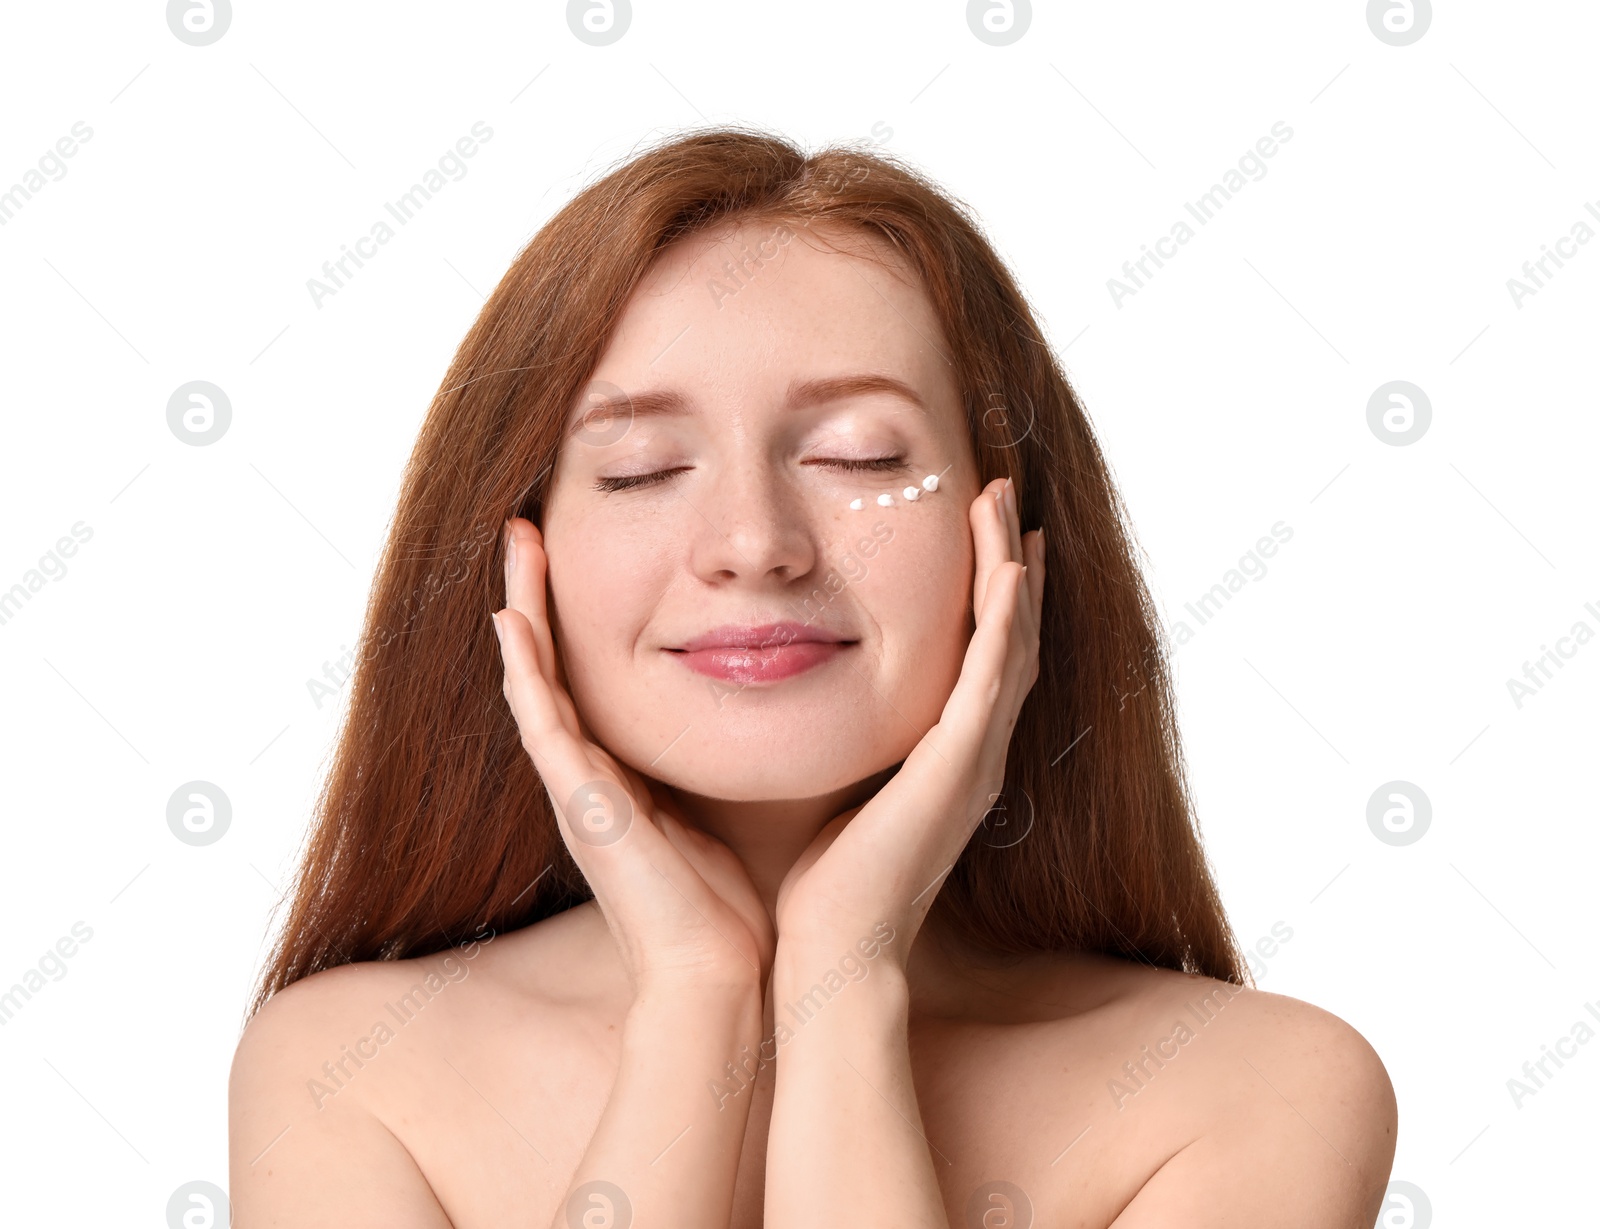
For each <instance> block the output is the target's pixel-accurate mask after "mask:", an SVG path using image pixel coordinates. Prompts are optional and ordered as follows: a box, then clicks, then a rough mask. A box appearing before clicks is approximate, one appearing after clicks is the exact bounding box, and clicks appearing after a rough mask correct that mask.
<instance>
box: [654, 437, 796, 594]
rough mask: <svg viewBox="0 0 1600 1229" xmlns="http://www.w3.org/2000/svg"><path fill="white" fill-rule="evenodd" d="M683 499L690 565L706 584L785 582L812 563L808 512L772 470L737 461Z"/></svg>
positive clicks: (788, 484) (761, 464)
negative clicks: (686, 518)
mask: <svg viewBox="0 0 1600 1229" xmlns="http://www.w3.org/2000/svg"><path fill="white" fill-rule="evenodd" d="M684 498H685V500H686V502H688V503H689V505H690V511H689V521H690V530H689V533H690V552H689V562H690V567H691V568H692V569H693V570H694V573H695V575H696V576H698V577H699V578H700V579H701V580H703V581H705V582H706V583H707V584H714V585H726V584H728V583H729V582H730V581H734V580H739V579H744V580H750V581H765V580H767V579H768V578H769V577H771V578H775V579H777V580H780V581H784V582H788V581H792V580H794V579H796V578H797V577H800V576H804V575H806V574H807V573H808V572H810V571H811V569H812V568H813V567H814V566H815V565H816V560H817V546H816V540H815V537H814V534H813V527H812V524H811V515H812V512H813V510H812V509H810V508H808V507H807V505H806V500H805V497H804V494H803V493H802V492H801V491H799V490H798V489H796V488H795V486H794V484H793V483H792V482H791V481H790V480H788V479H787V478H786V477H785V475H784V474H783V473H782V471H781V470H780V469H778V468H777V467H775V466H773V465H771V464H769V463H766V462H755V461H751V460H746V459H743V458H741V459H740V460H738V461H737V462H730V463H729V464H728V466H727V467H726V468H724V469H723V470H722V472H721V473H719V474H718V475H717V480H716V481H715V482H713V483H710V484H708V485H706V486H701V487H698V488H696V490H695V491H694V492H692V493H690V494H688V495H686V496H684Z"/></svg>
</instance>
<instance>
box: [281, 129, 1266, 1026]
mask: <svg viewBox="0 0 1600 1229" xmlns="http://www.w3.org/2000/svg"><path fill="white" fill-rule="evenodd" d="M744 220H752V221H760V222H774V223H784V224H787V225H788V226H790V227H792V228H794V229H795V230H797V231H798V230H800V229H803V228H815V227H819V226H829V227H835V228H837V227H844V228H856V230H858V231H861V232H866V233H868V234H871V235H874V236H877V237H878V238H880V239H882V240H886V241H887V242H888V243H889V244H890V245H891V246H892V248H893V250H894V251H895V252H897V253H898V254H899V255H900V256H901V257H902V258H904V259H905V260H906V261H907V262H909V264H910V265H911V266H912V267H913V268H914V269H915V270H916V271H917V273H918V274H920V276H921V278H922V282H923V286H924V289H925V290H926V293H927V295H928V297H929V299H930V301H931V302H932V304H933V308H934V311H935V312H936V313H937V316H938V318H939V320H940V322H941V323H942V325H943V334H944V340H945V343H946V345H947V346H948V350H949V353H948V356H947V357H948V359H949V361H950V364H951V369H952V371H953V372H954V375H955V378H956V381H957V385H958V388H959V392H960V396H961V399H962V403H963V405H964V406H965V409H966V417H967V423H968V426H969V428H970V431H971V437H972V444H973V449H974V452H975V454H976V456H977V463H978V477H979V480H980V482H983V483H987V482H989V481H991V480H993V479H995V478H998V477H1001V476H1010V477H1011V479H1012V480H1013V482H1014V483H1015V484H1016V488H1017V494H1018V497H1019V501H1020V504H1019V506H1020V509H1021V515H1022V524H1023V527H1024V529H1032V528H1036V527H1038V526H1041V525H1042V526H1044V528H1045V537H1046V539H1047V540H1048V541H1049V544H1050V579H1049V584H1048V585H1047V587H1046V592H1045V601H1044V615H1043V628H1042V630H1041V647H1040V662H1039V677H1038V680H1037V681H1036V683H1035V684H1034V687H1033V690H1032V691H1031V692H1030V693H1029V695H1028V697H1027V700H1026V701H1025V703H1024V704H1023V707H1022V711H1021V715H1020V717H1019V719H1018V721H1017V724H1016V728H1015V731H1014V733H1013V736H1012V741H1011V747H1010V751H1009V755H1008V758H1007V764H1006V780H1005V789H1004V792H1003V795H1002V797H1001V798H1000V799H999V800H998V802H997V805H996V808H995V810H994V812H993V813H992V814H991V816H990V817H988V818H986V819H985V820H984V821H983V823H981V824H980V825H979V827H978V829H977V830H976V832H975V833H974V835H973V837H972V840H971V841H970V842H969V844H968V846H967V848H966V850H965V852H964V853H963V854H962V856H961V858H960V860H959V861H958V862H957V864H956V867H955V869H954V870H953V871H952V872H951V873H950V875H949V877H948V878H947V879H946V881H945V884H944V886H943V888H942V889H941V890H940V893H939V897H938V903H937V906H936V907H938V908H940V909H941V910H942V911H944V913H945V915H946V917H947V918H949V919H952V920H953V921H954V922H955V923H956V925H957V926H959V927H960V933H961V934H962V935H964V936H965V937H966V938H967V939H968V940H969V941H970V942H972V943H974V944H976V945H977V946H979V947H982V948H985V949H988V950H990V951H994V952H996V953H1023V952H1030V951H1046V950H1071V949H1078V950H1087V951H1095V952H1102V953H1107V954H1111V955H1115V956H1120V957H1123V958H1126V959H1129V960H1137V961H1142V962H1145V963H1148V964H1150V965H1155V966H1159V967H1162V968H1168V969H1177V970H1183V971H1185V972H1191V973H1201V974H1205V975H1208V976H1211V977H1216V978H1220V979H1222V980H1225V981H1229V982H1233V983H1236V984H1245V976H1246V975H1245V971H1244V967H1243V963H1242V961H1241V959H1240V952H1239V949H1238V946H1237V944H1236V942H1235V939H1234V935H1233V932H1232V930H1231V928H1230V927H1229V925H1228V921H1227V918H1226V916H1225V915H1224V912H1223V909H1222V905H1221V900H1220V898H1219V896H1218V893H1217V889H1216V886H1215V883H1214V882H1213V879H1212V876H1211V872H1210V869H1209V867H1208V865H1207V862H1206V859H1205V855H1204V852H1203V850H1202V848H1201V845H1200V841H1199V837H1198V832H1197V827H1196V824H1195V820H1194V816H1193V814H1192V810H1191V805H1190V800H1189V792H1188V787H1187V784H1186V781H1185V776H1184V768H1183V759H1182V754H1181V748H1180V742H1179V736H1178V728H1177V723H1176V720H1175V716H1174V704H1173V694H1172V684H1171V674H1170V663H1169V659H1168V656H1167V652H1168V650H1167V645H1166V642H1165V639H1164V637H1163V634H1162V631H1161V625H1160V621H1159V619H1158V617H1157V614H1156V610H1155V606H1154V604H1153V602H1152V601H1151V599H1150V596H1149V592H1148V590H1147V589H1146V586H1145V583H1144V579H1143V576H1142V573H1141V570H1140V567H1139V564H1138V559H1137V556H1136V551H1135V547H1134V540H1133V535H1132V532H1131V529H1130V528H1129V526H1128V523H1127V517H1126V513H1125V510H1124V508H1123V506H1122V502H1121V499H1120V497H1119V495H1118V493H1117V491H1116V489H1115V488H1114V487H1113V485H1112V482H1111V477H1110V475H1109V473H1108V471H1107V467H1106V464H1105V461H1104V459H1103V457H1102V456H1101V453H1100V448H1099V445H1098V444H1097V442H1096V440H1095V437H1094V433H1093V432H1092V431H1091V429H1090V426H1089V421H1088V418H1087V416H1086V415H1085V413H1084V410H1083V407H1082V405H1080V404H1079V401H1078V398H1077V395H1076V394H1075V393H1074V391H1073V389H1072V386H1071V385H1070V384H1069V383H1068V382H1067V378H1066V375H1065V374H1064V373H1063V371H1062V369H1061V367H1060V365H1059V363H1058V361H1057V358H1056V356H1055V355H1054V354H1053V353H1052V352H1051V349H1050V346H1049V344H1048V343H1047V341H1046V339H1045V337H1044V335H1043V333H1042V331H1041V329H1040V327H1039V325H1038V323H1037V322H1036V321H1035V319H1034V317H1033V314H1032V312H1031V311H1030V309H1029V306H1028V303H1027V301H1026V299H1025V298H1024V296H1023V294H1022V292H1021V291H1020V290H1019V289H1018V287H1017V284H1016V282H1015V281H1014V280H1013V279H1012V276H1011V274H1010V273H1009V272H1008V271H1007V269H1006V268H1005V266H1004V265H1003V264H1002V262H1001V260H1000V259H999V257H998V256H997V255H996V254H995V252H994V250H993V249H992V248H991V247H990V245H989V243H988V241H987V240H986V239H985V238H984V236H983V235H982V233H981V232H980V229H979V227H978V225H977V223H976V222H975V221H974V219H973V218H972V217H971V216H970V215H969V213H968V211H967V210H966V208H965V207H964V206H963V205H961V204H960V203H959V202H957V201H955V200H952V199H951V198H950V197H948V196H946V195H945V194H944V193H942V192H941V191H940V190H939V189H938V188H937V187H935V186H934V185H933V184H932V183H930V182H929V181H928V180H927V179H926V178H924V177H923V176H922V175H920V174H919V173H918V172H917V171H916V170H915V169H913V168H911V167H910V166H908V165H906V164H904V163H903V162H901V161H900V160H898V159H896V158H894V157H891V156H886V155H884V154H883V153H881V152H869V151H867V150H864V149H860V148H856V147H853V146H834V147H830V148H828V149H825V150H822V151H821V152H818V153H815V154H813V155H811V156H809V157H808V156H806V154H805V153H804V152H803V151H802V150H800V149H797V148H796V147H795V146H794V145H792V144H790V143H789V142H787V141H785V140H784V139H782V138H780V137H777V136H774V135H772V134H769V133H764V132H760V131H753V130H750V129H747V128H743V127H720V128H715V129H711V130H702V131H696V132H691V133H689V134H687V135H683V136H680V137H678V138H676V139H673V140H670V141H667V142H665V143H662V144H659V145H657V146H656V147H654V148H651V149H649V150H647V151H646V152H644V153H643V154H642V155H640V156H637V157H635V158H633V159H631V160H630V161H628V162H627V163H626V164H625V165H622V166H621V167H619V168H618V169H615V170H613V171H612V172H610V173H609V174H607V175H606V176H605V177H604V178H602V179H600V180H599V182H597V183H595V184H593V185H592V186H590V187H588V188H586V189H584V190H583V191H582V192H580V193H579V194H578V195H577V197H576V198H574V199H573V200H572V201H571V202H570V203H568V204H567V205H566V206H565V207H564V208H563V209H561V211H560V212H559V213H557V214H556V215H555V217H554V218H552V219H551V220H550V222H549V223H547V224H546V225H545V226H544V227H543V228H542V229H541V230H540V231H539V233H538V234H537V235H535V236H534V238H533V239H532V240H531V241H530V242H529V243H528V245H527V246H526V247H525V248H524V249H523V250H522V252H521V253H520V254H519V255H518V256H517V258H516V261H515V262H514V263H513V264H512V266H511V269H510V271H509V272H508V273H507V274H506V275H505V277H504V278H502V279H501V281H500V284H499V285H498V286H496V287H495V290H494V293H493V294H492V295H491V296H490V297H489V300H488V302H487V303H486V304H485V305H484V308H483V311H482V312H481V313H480V314H479V315H478V318H477V320H476V321H475V322H474V323H473V325H472V328H471V329H470V331H469V332H468V333H467V335H466V338H465V340H464V341H463V342H462V343H461V347H460V349H459V350H457V352H456V355H455V360H454V362H453V363H452V364H451V366H450V370H449V373H448V374H447V375H446V376H445V379H444V382H443V384H442V385H441V387H440V391H439V392H438V393H437V394H436V395H435V397H434V398H433V403H432V406H431V407H430V409H429V412H428V416H427V419H426V421H425V422H424V424H423V427H422V431H421V435H420V437H419V438H418V440H417V444H416V448H415V450H414V451H413V452H412V455H411V459H410V462H409V464H408V466H407V468H406V471H405V475H404V481H403V486H402V489H401V494H400V500H399V507H398V509H397V511H396V514H395V518H394V522H393V526H392V528H391V530H390V533H389V538H388V542H387V545H386V547H385V550H384V553H383V558H382V560H381V562H380V563H379V565H378V572H377V578H376V581H375V583H374V584H373V587H372V593H371V597H370V599H369V602H368V606H367V612H366V618H365V626H364V628H363V632H362V638H361V650H360V652H359V653H358V659H357V664H356V667H355V671H354V676H353V679H352V685H351V692H350V700H349V706H348V709H347V712H346V716H345V719H344V725H343V728H342V730H341V733H340V735H339V740H338V745H337V747H336V749H335V752H334V756H333V761H332V764H331V766H330V769H329V772H328V775H327V777H326V780H325V781H324V784H323V789H322V791H321V794H320V796H319V798H318V801H317V806H316V815H315V822H314V825H313V828H312V831H311V833H310V836H309V840H308V842H307V844H306V847H305V849H304V851H303V853H302V857H301V863H300V867H299V872H298V876H297V878H296V881H295V884H294V887H293V890H292V897H291V899H290V901H289V909H288V915H287V919H286V922H285V925H284V927H283V930H282V931H281V933H280V934H279V936H278V939H277V942H276V944H275V946H274V949H273V951H272V953H271V956H270V958H269V960H268V962H267V965H266V967H265V969H264V970H263V972H262V975H261V979H260V981H259V983H258V985H257V987H256V991H255V994H254V996H253V999H252V1001H251V1003H250V1005H249V1013H250V1014H253V1013H254V1012H255V1011H256V1010H258V1009H259V1008H260V1006H261V1005H262V1004H263V1003H264V1002H265V1001H266V1000H267V999H268V998H269V997H270V996H271V995H273V994H275V993H276V992H277V991H279V990H281V989H283V988H284V987H285V986H288V985H290V984H291V983H293V982H295V981H297V980H299V979H300V978H303V977H306V976H308V975H310V974H312V973H315V972H317V971H318V970H321V969H326V968H330V967H332V966H335V965H339V964H344V963H347V962H351V961H361V960H386V959H403V958H407V957H414V956H422V955H426V954H428V953H430V952H435V951H440V950H443V949H444V948H445V947H447V946H451V945H454V944H459V943H462V942H464V941H466V940H468V939H469V938H470V937H471V936H473V935H475V934H478V935H481V934H482V933H483V928H484V927H486V926H487V927H491V928H493V929H494V930H495V931H497V932H504V931H509V930H515V929H517V928H519V927H522V926H527V925H529V924H530V923H533V922H536V921H539V920H540V919H542V918H546V917H549V916H551V915H553V914H555V913H559V912H560V911H562V910H564V909H567V908H570V907H572V906H573V905H575V904H578V903H580V902H582V901H585V900H587V899H589V897H590V896H591V893H590V891H589V888H588V885H587V883H586V881H585V880H584V878H583V875H582V873H581V872H580V871H579V870H578V868H577V865H576V863H574V862H573V861H572V859H571V857H570V855H569V854H568V853H567V849H566V846H565V844H564V843H563V842H562V839H561V835H560V832H559V830H558V829H557V827H556V823H555V817H554V815H553V814H552V813H551V811H550V804H549V799H548V797H547V795H546V793H545V790H544V788H543V786H542V784H541V783H540V781H539V779H538V776H537V774H536V772H535V769H534V767H533V764H532V763H531V761H530V760H529V757H528V754H527V752H526V751H525V750H524V749H523V747H522V745H521V741H520V737H519V734H518V731H517V727H516V724H515V721H514V720H513V718H512V716H511V713H510V711H509V709H508V707H507V705H506V703H505V701H504V698H503V696H502V693H501V675H502V666H501V659H500V653H499V649H498V646H497V644H496V642H495V637H494V634H493V628H492V626H491V624H490V619H489V616H490V614H491V613H492V612H493V611H495V610H498V609H500V608H501V607H502V606H503V605H504V598H505V586H504V579H503V550H504V546H503V543H502V541H501V527H502V525H503V523H504V521H505V519H506V518H507V517H508V516H511V515H518V516H525V517H527V518H528V519H530V520H532V521H533V522H534V523H535V524H538V523H540V522H539V517H540V510H541V503H542V499H543V496H544V492H545V488H546V486H547V484H548V483H549V481H550V478H551V475H552V472H553V469H554V463H555V459H556V454H557V450H558V448H559V447H560V435H561V430H560V428H561V424H562V421H563V419H564V417H565V415H566V413H567V411H568V409H569V408H570V407H571V406H572V405H573V404H574V402H575V400H576V398H577V397H579V396H580V395H581V394H582V391H583V389H584V386H585V384H586V383H587V381H588V379H589V376H590V373H591V372H592V371H593V369H594V367H595V365H596V363H597V362H598V361H599V358H600V356H601V354H602V352H603V350H604V348H605V345H606V342H607V341H608V339H609V337H610V334H611V331H612V328H613V326H614V325H615V323H616V321H617V319H618V317H619V315H620V314H621V312H622V310H623V308H624V306H625V305H626V304H627V302H628V299H629V296H630V295H631V293H632V292H633V290H634V288H635V286H636V285H637V284H638V283H639V281H640V279H641V277H642V276H643V275H644V273H645V271H646V269H647V268H648V267H649V265H650V263H651V262H652V260H654V259H655V257H656V256H657V255H659V254H660V253H661V251H662V249H664V248H665V247H666V246H667V245H669V244H671V243H672V242H673V241H675V240H677V239H680V238H682V237H684V236H685V235H688V234H690V233H692V232H695V231H697V230H700V229H701V228H704V227H707V226H709V225H712V224H714V223H723V222H728V221H744ZM822 579H824V578H819V584H820V582H821V580H822ZM1002 820H1003V822H1002Z"/></svg>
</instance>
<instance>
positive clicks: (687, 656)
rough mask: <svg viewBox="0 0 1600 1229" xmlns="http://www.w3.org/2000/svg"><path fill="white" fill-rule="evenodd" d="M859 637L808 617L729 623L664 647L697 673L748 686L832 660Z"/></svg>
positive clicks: (779, 679) (793, 673)
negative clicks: (802, 620)
mask: <svg viewBox="0 0 1600 1229" xmlns="http://www.w3.org/2000/svg"><path fill="white" fill-rule="evenodd" d="M857 643H859V642H858V641H856V640H852V639H849V638H847V637H844V636H841V635H838V634H837V633H834V632H829V631H825V630H823V629H821V628H817V627H812V626H811V625H810V624H806V623H795V622H785V623H763V624H760V625H759V626H748V627H747V626H735V625H732V624H729V625H726V626H723V627H717V628H713V629H712V630H711V631H709V632H705V633H703V634H701V635H699V636H696V637H694V638H693V639H692V640H689V641H687V642H686V643H685V644H684V645H683V646H682V647H680V648H669V649H667V650H666V652H668V653H671V654H672V655H673V657H675V658H676V659H677V660H679V661H681V662H682V663H683V664H684V665H685V666H687V667H688V668H689V669H691V670H693V671H695V672H696V673H697V674H703V675H706V676H708V677H710V678H715V679H720V680H722V681H723V682H728V683H739V684H743V685H747V686H748V685H751V684H758V683H776V682H779V681H781V680H783V679H788V678H793V677H794V676H795V675H797V674H803V673H805V672H806V671H807V670H812V669H815V668H816V667H817V666H820V665H823V664H824V663H826V662H829V661H832V660H833V659H834V658H835V657H838V656H840V655H841V654H842V653H844V652H845V650H847V649H849V648H851V647H853V646H854V645H856V644H857Z"/></svg>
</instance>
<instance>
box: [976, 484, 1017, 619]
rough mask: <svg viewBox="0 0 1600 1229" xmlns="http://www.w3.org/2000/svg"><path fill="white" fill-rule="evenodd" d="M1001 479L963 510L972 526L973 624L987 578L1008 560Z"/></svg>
mask: <svg viewBox="0 0 1600 1229" xmlns="http://www.w3.org/2000/svg"><path fill="white" fill-rule="evenodd" d="M1003 481H1004V480H1003V479H999V478H997V479H995V480H994V481H993V482H991V483H989V485H987V486H986V487H984V488H983V490H982V491H980V492H979V493H978V498H976V499H975V500H973V501H972V507H971V508H969V509H968V510H967V518H968V520H970V521H971V523H972V549H973V567H972V617H973V620H974V622H976V620H977V618H978V614H979V612H980V611H982V609H983V603H984V599H985V594H986V593H987V592H988V588H989V578H990V576H991V575H992V574H993V573H994V569H995V567H996V566H997V565H999V564H1001V563H1004V562H1005V561H1006V559H1008V558H1009V557H1010V555H1009V551H1010V543H1009V541H1008V538H1007V532H1006V526H1005V509H1004V507H1003V506H1002V505H1001V502H1000V500H1001V497H1002V495H1003V494H1004V491H1003Z"/></svg>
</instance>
